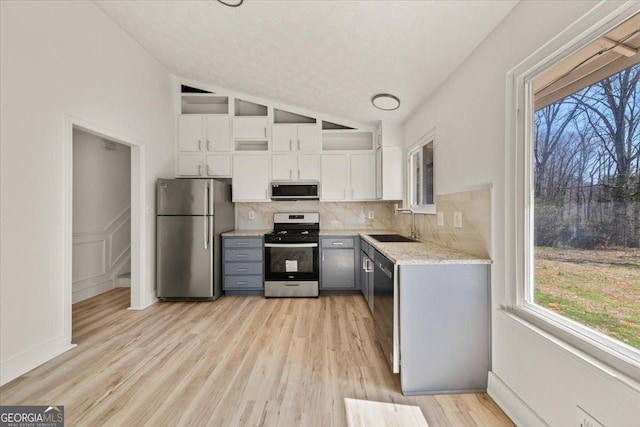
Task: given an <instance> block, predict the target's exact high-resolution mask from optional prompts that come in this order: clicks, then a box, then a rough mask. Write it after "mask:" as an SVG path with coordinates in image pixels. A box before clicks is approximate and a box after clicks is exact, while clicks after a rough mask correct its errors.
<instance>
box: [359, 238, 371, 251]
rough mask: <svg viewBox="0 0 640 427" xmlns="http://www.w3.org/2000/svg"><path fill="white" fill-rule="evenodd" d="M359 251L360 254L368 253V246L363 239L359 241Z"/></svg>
mask: <svg viewBox="0 0 640 427" xmlns="http://www.w3.org/2000/svg"><path fill="white" fill-rule="evenodd" d="M360 250H361V251H362V252H367V253H368V252H369V244H368V243H367V242H366V241H365V240H364V239H360Z"/></svg>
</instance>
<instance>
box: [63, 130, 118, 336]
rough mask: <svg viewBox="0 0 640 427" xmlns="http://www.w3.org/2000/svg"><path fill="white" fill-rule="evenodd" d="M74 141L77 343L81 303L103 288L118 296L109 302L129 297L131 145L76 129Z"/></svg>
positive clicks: (73, 295) (73, 270)
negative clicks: (78, 311)
mask: <svg viewBox="0 0 640 427" xmlns="http://www.w3.org/2000/svg"><path fill="white" fill-rule="evenodd" d="M72 140H73V167H72V169H73V194H72V200H73V203H72V204H73V208H72V211H73V212H72V218H73V221H72V233H73V234H72V285H71V286H72V303H73V305H74V308H73V341H74V342H78V341H82V338H81V337H80V336H79V335H78V327H80V329H84V328H82V323H83V322H84V321H87V316H84V318H83V319H80V318H79V317H78V316H77V314H76V311H77V309H78V308H79V307H83V306H86V305H91V301H92V300H93V299H94V298H95V297H96V296H98V295H101V294H104V293H107V292H109V293H110V294H114V295H118V296H119V298H117V299H112V298H109V299H107V301H114V302H116V301H117V302H118V303H119V304H120V305H122V304H123V301H124V304H126V305H125V307H123V308H125V309H126V308H127V307H128V306H129V301H130V300H131V297H130V290H129V289H130V286H131V148H130V147H129V146H128V145H125V144H121V143H118V142H116V141H113V140H111V139H108V138H105V137H101V136H98V135H94V134H92V133H89V132H86V131H84V130H81V129H78V128H74V129H73V135H72ZM118 288H122V289H118ZM101 301H104V299H101ZM114 308H115V307H114ZM89 319H90V317H89ZM88 321H91V320H88Z"/></svg>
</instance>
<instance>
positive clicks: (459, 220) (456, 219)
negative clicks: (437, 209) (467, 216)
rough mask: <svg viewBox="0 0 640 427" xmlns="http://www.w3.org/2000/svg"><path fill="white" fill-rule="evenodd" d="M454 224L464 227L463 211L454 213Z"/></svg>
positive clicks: (456, 226) (457, 226)
mask: <svg viewBox="0 0 640 427" xmlns="http://www.w3.org/2000/svg"><path fill="white" fill-rule="evenodd" d="M453 226H454V227H455V228H462V212H454V213H453Z"/></svg>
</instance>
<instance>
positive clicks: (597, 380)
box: [405, 1, 640, 426]
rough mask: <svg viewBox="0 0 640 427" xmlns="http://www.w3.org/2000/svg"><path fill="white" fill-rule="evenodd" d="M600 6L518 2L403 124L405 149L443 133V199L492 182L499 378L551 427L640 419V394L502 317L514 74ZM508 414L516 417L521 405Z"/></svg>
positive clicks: (439, 150)
mask: <svg viewBox="0 0 640 427" xmlns="http://www.w3.org/2000/svg"><path fill="white" fill-rule="evenodd" d="M596 3H597V2H585V1H547V2H545V1H522V2H520V3H519V4H518V5H517V6H516V7H515V8H514V9H513V11H512V12H511V13H510V14H509V15H508V16H507V17H506V18H505V19H504V20H503V22H501V23H500V25H499V26H498V27H497V28H496V29H495V30H494V31H493V32H492V33H491V34H490V35H489V36H488V37H487V38H486V39H485V40H484V41H483V43H482V44H481V45H480V46H479V47H478V49H477V50H476V51H474V52H473V53H472V55H471V56H470V57H469V58H468V59H467V60H466V61H465V62H464V63H463V64H462V65H461V66H460V67H459V68H458V69H457V70H456V72H455V73H454V74H453V75H452V76H451V77H450V78H449V79H448V81H447V82H446V83H445V84H444V85H443V86H441V88H440V89H439V90H438V92H437V93H436V94H435V95H434V96H433V97H431V98H430V99H429V100H428V101H427V102H426V104H425V105H424V106H423V107H421V108H420V109H419V110H418V111H417V112H416V113H414V114H413V115H412V116H411V117H410V118H409V120H408V121H407V122H406V123H405V145H407V146H408V145H410V144H413V143H414V142H415V141H417V140H418V139H419V138H420V136H422V135H423V134H425V133H426V132H428V131H429V130H430V129H432V128H433V127H436V159H437V160H436V176H435V180H436V181H435V183H436V192H437V193H438V194H446V193H453V192H458V191H464V190H467V189H470V188H477V186H479V185H485V184H490V185H492V186H493V189H494V201H493V206H492V209H491V211H492V212H493V225H492V230H493V231H492V240H493V251H492V252H493V254H494V264H493V267H492V306H493V311H492V317H493V325H492V335H493V373H494V374H495V375H496V376H497V378H496V379H497V380H498V382H499V381H502V383H504V384H505V385H506V386H507V387H508V388H509V389H510V390H511V391H512V392H513V393H515V395H516V396H517V398H520V399H522V400H524V401H525V402H526V404H527V405H528V406H529V407H530V408H531V409H533V410H534V411H535V412H536V413H537V415H538V416H539V417H540V418H542V419H543V420H544V421H545V422H546V423H548V424H549V425H551V426H571V425H575V410H576V409H575V408H576V405H578V404H579V405H581V406H582V407H584V408H585V409H586V410H587V411H589V412H591V414H592V415H593V416H595V417H596V418H597V419H599V420H600V421H601V422H603V423H605V425H608V426H631V425H635V426H637V425H638V420H639V419H640V393H638V391H637V390H635V391H634V390H633V389H632V388H629V387H627V386H625V385H623V384H622V383H621V382H620V381H618V380H616V379H615V378H614V377H612V376H611V375H607V374H604V373H603V372H602V371H600V370H599V369H596V368H594V367H592V366H589V365H588V364H586V363H584V362H582V361H580V360H579V359H578V358H576V357H575V356H573V355H572V354H570V353H569V352H568V351H566V350H564V349H563V348H561V347H560V346H558V345H557V344H554V343H552V342H551V341H550V340H548V339H542V338H540V337H538V336H537V335H536V334H534V333H532V332H531V331H530V330H529V329H528V328H525V327H523V326H521V325H519V324H518V323H517V322H515V321H513V320H512V319H510V318H508V317H506V316H504V315H503V314H502V312H499V311H498V308H499V307H500V305H501V304H504V303H506V298H505V292H506V283H505V274H504V270H505V265H504V260H505V245H504V241H505V237H506V233H507V230H506V229H505V226H504V223H505V213H504V212H505V144H506V143H508V142H507V141H505V129H506V128H505V106H506V101H505V99H506V73H507V72H508V71H509V70H510V69H511V68H513V67H514V66H515V65H517V64H518V63H519V62H520V61H522V60H523V59H524V58H526V57H527V56H529V55H530V54H531V53H533V52H534V51H535V50H536V49H538V48H539V47H541V46H542V45H543V44H544V43H546V42H547V41H549V40H550V39H552V38H553V37H554V36H556V35H557V34H558V33H560V32H561V31H562V30H563V29H565V28H566V27H567V26H569V25H570V24H572V23H573V22H574V21H575V20H576V19H577V18H579V17H580V16H582V15H583V14H584V13H586V12H587V11H588V10H590V9H591V8H592V7H593V6H595V4H596ZM611 3H613V2H611ZM494 384H495V383H494ZM516 396H512V397H516ZM504 403H505V402H503V404H504ZM505 409H506V410H507V411H511V412H512V414H514V412H513V411H514V410H516V407H515V406H512V407H505Z"/></svg>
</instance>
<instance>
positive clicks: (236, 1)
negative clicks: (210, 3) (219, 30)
mask: <svg viewBox="0 0 640 427" xmlns="http://www.w3.org/2000/svg"><path fill="white" fill-rule="evenodd" d="M218 2H219V3H222V4H223V5H225V6H229V7H238V6H240V5H241V4H242V3H243V2H244V0H218Z"/></svg>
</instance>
